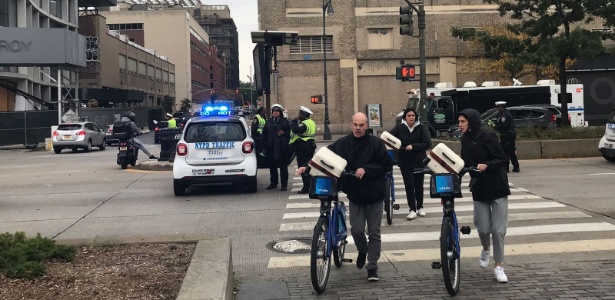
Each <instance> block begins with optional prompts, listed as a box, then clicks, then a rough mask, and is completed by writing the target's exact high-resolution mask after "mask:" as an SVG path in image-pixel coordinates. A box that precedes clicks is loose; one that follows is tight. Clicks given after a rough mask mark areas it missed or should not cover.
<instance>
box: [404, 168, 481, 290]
mask: <svg viewBox="0 0 615 300" xmlns="http://www.w3.org/2000/svg"><path fill="white" fill-rule="evenodd" d="M428 160H429V158H428V159H427V160H426V162H425V164H427V163H428ZM468 171H477V172H480V171H478V169H476V168H475V167H469V168H464V169H463V170H462V171H461V172H460V173H459V175H457V174H452V173H437V174H436V173H434V172H432V171H431V170H429V169H428V168H418V169H415V170H414V173H415V174H430V175H431V179H430V182H429V195H430V197H431V198H440V199H441V204H442V206H443V212H444V213H443V216H442V226H441V228H440V261H439V262H433V263H432V264H431V267H432V268H433V269H442V276H443V278H444V286H446V290H447V291H448V293H449V294H450V295H451V296H455V295H456V294H457V292H459V281H460V274H461V273H460V267H461V246H460V244H459V238H460V237H459V232H460V231H461V233H462V234H470V232H471V229H470V226H462V227H461V229H459V224H458V223H457V214H456V213H455V198H461V197H462V195H461V178H462V177H463V175H464V174H465V173H467V172H468Z"/></svg>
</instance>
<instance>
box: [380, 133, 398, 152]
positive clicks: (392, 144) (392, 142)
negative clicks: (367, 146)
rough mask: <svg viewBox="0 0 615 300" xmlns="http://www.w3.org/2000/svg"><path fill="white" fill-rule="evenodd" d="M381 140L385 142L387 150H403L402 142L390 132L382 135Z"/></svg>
mask: <svg viewBox="0 0 615 300" xmlns="http://www.w3.org/2000/svg"><path fill="white" fill-rule="evenodd" d="M380 139H381V140H382V141H383V142H384V145H385V146H386V147H387V150H399V148H401V141H400V140H399V139H398V138H396V137H395V136H394V135H392V134H390V133H389V132H388V131H384V132H382V133H381V134H380Z"/></svg>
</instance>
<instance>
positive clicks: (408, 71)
mask: <svg viewBox="0 0 615 300" xmlns="http://www.w3.org/2000/svg"><path fill="white" fill-rule="evenodd" d="M414 75H416V73H415V70H414V66H413V65H403V66H401V67H397V69H396V70H395V78H396V79H397V80H401V81H412V80H414Z"/></svg>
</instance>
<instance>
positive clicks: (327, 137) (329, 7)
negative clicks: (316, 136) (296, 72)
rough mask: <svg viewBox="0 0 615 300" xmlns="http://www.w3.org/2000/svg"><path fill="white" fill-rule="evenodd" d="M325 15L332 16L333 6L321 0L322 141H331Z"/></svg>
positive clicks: (329, 1) (329, 0)
mask: <svg viewBox="0 0 615 300" xmlns="http://www.w3.org/2000/svg"><path fill="white" fill-rule="evenodd" d="M325 13H327V14H328V15H331V14H333V6H332V5H331V0H328V1H327V3H325V0H322V54H323V62H324V80H325V95H324V96H325V132H324V135H323V139H324V140H326V141H329V140H331V128H329V124H331V121H330V120H329V93H328V86H327V47H326V43H327V35H326V31H325V27H326V26H325V25H326V24H325V18H326V15H325Z"/></svg>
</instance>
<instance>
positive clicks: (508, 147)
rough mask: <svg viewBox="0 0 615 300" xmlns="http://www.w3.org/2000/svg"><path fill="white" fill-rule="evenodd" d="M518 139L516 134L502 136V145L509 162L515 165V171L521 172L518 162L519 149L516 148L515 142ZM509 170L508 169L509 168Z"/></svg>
mask: <svg viewBox="0 0 615 300" xmlns="http://www.w3.org/2000/svg"><path fill="white" fill-rule="evenodd" d="M516 139H517V134H516V133H514V132H513V133H506V134H504V133H503V134H500V145H501V146H502V148H504V152H506V156H508V160H509V161H510V163H512V165H513V170H519V160H517V153H516V151H517V148H516V146H515V140H516ZM507 169H508V167H507Z"/></svg>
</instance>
